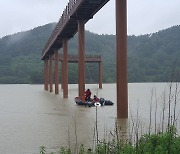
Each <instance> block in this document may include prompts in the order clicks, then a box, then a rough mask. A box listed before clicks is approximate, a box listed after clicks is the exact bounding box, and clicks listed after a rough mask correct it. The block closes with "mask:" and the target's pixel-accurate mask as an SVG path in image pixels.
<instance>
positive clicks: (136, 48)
mask: <svg viewBox="0 0 180 154" xmlns="http://www.w3.org/2000/svg"><path fill="white" fill-rule="evenodd" d="M54 27H55V23H51V24H47V25H44V26H40V27H37V28H34V29H32V30H29V31H26V32H20V33H17V34H14V35H9V36H5V37H3V38H1V39H0V83H43V61H41V52H42V49H43V48H44V45H45V43H46V41H47V39H48V38H49V36H50V34H51V32H52V30H53V29H54ZM85 35H86V47H85V48H86V53H87V54H92V55H93V54H101V55H102V58H103V82H105V83H112V82H115V78H116V74H115V72H116V48H115V36H114V35H98V34H94V33H91V32H88V31H86V34H85ZM77 45H78V41H77V35H75V36H74V38H72V39H71V40H70V41H69V46H68V49H69V53H72V54H77V53H78V51H77V50H78V46H77ZM60 53H62V50H60ZM179 57H180V26H174V27H171V28H168V29H165V30H161V31H159V32H157V33H153V34H148V35H141V36H134V35H133V36H128V80H129V82H164V81H167V80H168V77H169V76H170V74H171V72H172V69H173V67H174V64H175V63H176V71H179V70H180V65H179V64H180V59H179ZM77 74H78V73H77V64H69V83H77V81H78V80H77V78H78V77H77ZM97 80H98V65H97V64H86V82H87V83H95V82H97Z"/></svg>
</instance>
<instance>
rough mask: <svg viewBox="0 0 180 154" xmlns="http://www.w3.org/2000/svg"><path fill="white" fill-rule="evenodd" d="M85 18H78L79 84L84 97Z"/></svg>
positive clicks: (80, 92)
mask: <svg viewBox="0 0 180 154" xmlns="http://www.w3.org/2000/svg"><path fill="white" fill-rule="evenodd" d="M84 27H85V23H84V20H78V41H79V42H78V83H79V84H78V86H79V96H80V97H84V92H85V45H84V44H85V43H84V39H85V38H84Z"/></svg>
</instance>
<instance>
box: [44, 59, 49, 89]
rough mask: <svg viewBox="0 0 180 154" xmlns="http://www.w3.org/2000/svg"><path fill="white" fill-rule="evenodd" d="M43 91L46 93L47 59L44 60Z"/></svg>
mask: <svg viewBox="0 0 180 154" xmlns="http://www.w3.org/2000/svg"><path fill="white" fill-rule="evenodd" d="M44 90H46V91H48V59H45V60H44Z"/></svg>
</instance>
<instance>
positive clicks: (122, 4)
mask: <svg viewBox="0 0 180 154" xmlns="http://www.w3.org/2000/svg"><path fill="white" fill-rule="evenodd" d="M108 1H109V0H69V3H68V4H67V6H66V8H65V9H64V11H63V13H62V15H61V17H60V19H59V21H58V23H57V25H56V27H55V29H54V31H53V32H52V34H51V36H50V37H49V40H48V41H47V43H46V45H45V47H44V49H43V51H42V60H44V76H45V81H46V80H47V79H46V78H47V74H48V72H51V70H49V71H48V61H50V59H52V57H53V56H54V61H55V93H56V94H58V92H59V78H58V61H59V53H58V50H59V49H60V48H63V93H64V95H63V96H64V98H67V97H68V40H69V39H70V38H72V37H73V36H74V35H75V34H76V33H77V32H78V90H79V96H80V97H82V96H83V95H84V91H85V23H86V22H88V21H89V20H90V19H92V18H93V16H94V15H95V14H96V13H97V12H98V11H99V10H100V9H101V8H102V7H103V6H104V5H105V4H106V3H107V2H108ZM109 11H112V10H109ZM107 13H108V12H107ZM107 22H108V19H107ZM116 53H117V56H116V57H117V59H116V61H117V69H116V70H117V73H116V74H117V117H118V118H127V117H128V92H127V91H128V90H127V0H116ZM50 65H51V62H50ZM46 84H47V83H46ZM46 84H45V90H47V87H46V86H47V85H46Z"/></svg>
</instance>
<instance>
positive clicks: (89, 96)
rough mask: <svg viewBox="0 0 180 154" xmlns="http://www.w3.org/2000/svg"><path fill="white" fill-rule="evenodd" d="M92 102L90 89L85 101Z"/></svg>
mask: <svg viewBox="0 0 180 154" xmlns="http://www.w3.org/2000/svg"><path fill="white" fill-rule="evenodd" d="M90 100H91V91H90V89H87V90H86V91H85V101H90Z"/></svg>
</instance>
